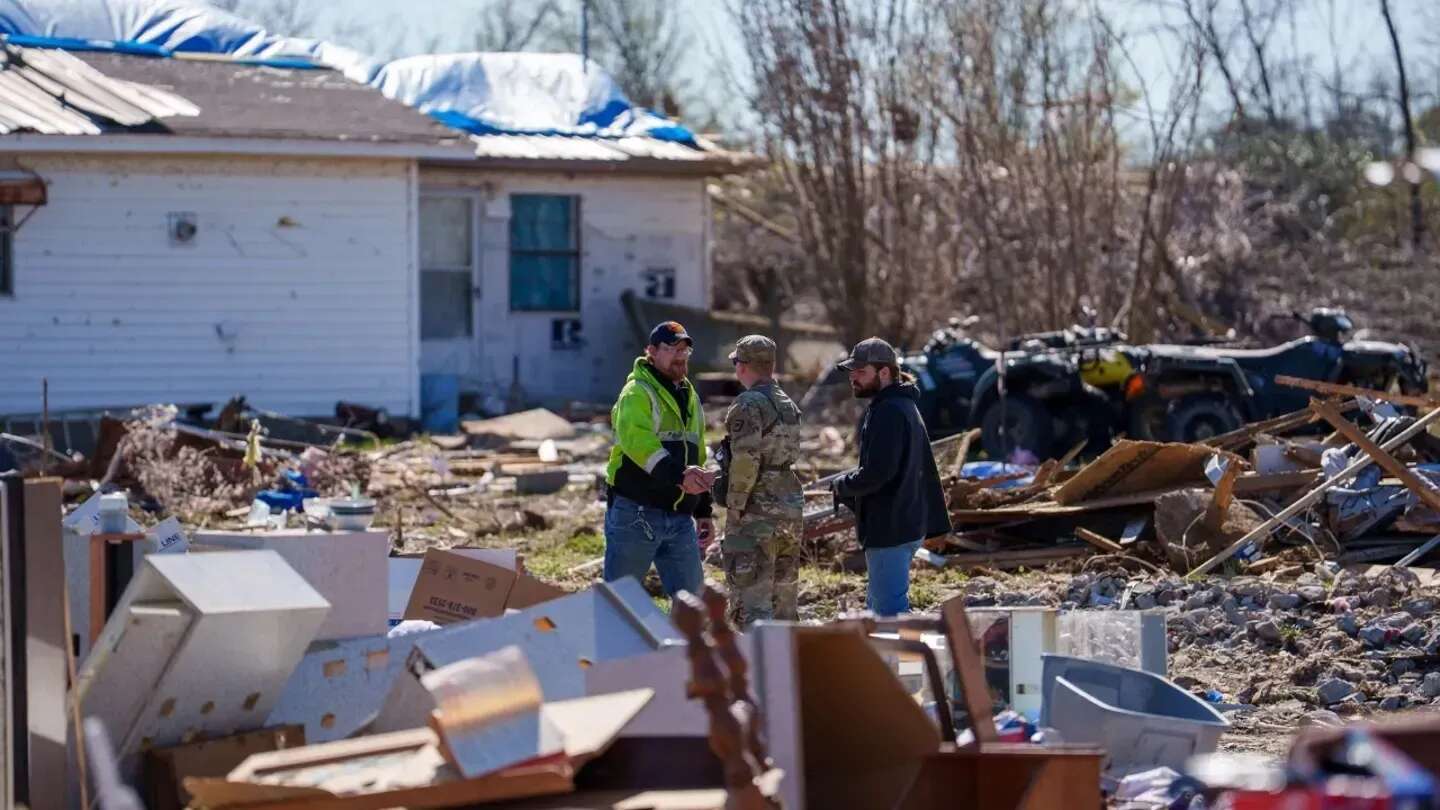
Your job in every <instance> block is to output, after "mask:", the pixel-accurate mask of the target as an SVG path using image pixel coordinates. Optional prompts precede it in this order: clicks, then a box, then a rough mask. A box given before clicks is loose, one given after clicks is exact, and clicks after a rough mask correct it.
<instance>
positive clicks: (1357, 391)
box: [1275, 374, 1440, 408]
mask: <svg viewBox="0 0 1440 810" xmlns="http://www.w3.org/2000/svg"><path fill="white" fill-rule="evenodd" d="M1275 382H1276V383H1278V384H1280V385H1286V386H1289V387H1291V388H1303V389H1305V390H1306V391H1314V392H1315V393H1317V394H1327V395H1329V396H1341V397H1365V398H1366V399H1375V400H1379V401H1381V402H1389V403H1392V404H1395V405H1408V406H1410V407H1412V408H1434V407H1436V406H1440V400H1436V399H1431V398H1430V397H1417V396H1412V395H1410V394H1392V393H1390V392H1389V391H1376V390H1374V389H1373V388H1360V387H1359V386H1355V385H1343V384H1341V383H1330V382H1320V381H1319V380H1306V379H1301V378H1299V377H1287V376H1286V375H1284V374H1281V375H1279V376H1277V377H1276V378H1275Z"/></svg>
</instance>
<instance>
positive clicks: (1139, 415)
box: [1127, 396, 1170, 442]
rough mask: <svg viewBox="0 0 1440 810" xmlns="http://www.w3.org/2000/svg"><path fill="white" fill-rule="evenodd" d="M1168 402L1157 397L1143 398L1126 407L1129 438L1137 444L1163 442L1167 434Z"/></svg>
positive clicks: (1168, 431)
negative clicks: (1137, 442)
mask: <svg viewBox="0 0 1440 810" xmlns="http://www.w3.org/2000/svg"><path fill="white" fill-rule="evenodd" d="M1169 406H1170V402H1169V401H1168V400H1164V399H1160V398H1159V397H1150V396H1147V397H1143V398H1141V399H1139V400H1137V401H1135V402H1133V403H1131V404H1130V405H1129V406H1128V410H1129V411H1130V418H1129V420H1128V421H1129V430H1128V431H1127V432H1128V434H1129V437H1130V438H1131V439H1134V440H1135V441H1139V442H1163V441H1166V440H1167V438H1168V436H1169V433H1170V427H1169V418H1170V407H1169Z"/></svg>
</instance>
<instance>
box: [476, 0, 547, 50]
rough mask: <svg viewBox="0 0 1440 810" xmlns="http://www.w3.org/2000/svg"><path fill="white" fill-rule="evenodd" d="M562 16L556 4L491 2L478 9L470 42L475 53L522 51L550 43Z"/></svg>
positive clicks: (516, 1)
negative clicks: (477, 20) (477, 19)
mask: <svg viewBox="0 0 1440 810" xmlns="http://www.w3.org/2000/svg"><path fill="white" fill-rule="evenodd" d="M563 16H564V15H563V13H562V11H561V8H560V4H559V3H558V2H557V0H543V2H539V3H530V2H519V0H491V2H489V3H488V4H486V5H485V7H484V8H482V9H481V11H480V13H479V15H478V17H479V23H478V25H477V28H476V30H475V33H474V34H473V36H472V39H471V46H472V47H473V48H474V49H475V50H477V51H525V50H530V49H532V48H536V47H545V46H546V45H547V44H548V43H549V42H551V41H553V40H554V32H555V30H556V28H557V26H558V25H560V24H561V20H562V18H563Z"/></svg>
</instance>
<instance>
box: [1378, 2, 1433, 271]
mask: <svg viewBox="0 0 1440 810" xmlns="http://www.w3.org/2000/svg"><path fill="white" fill-rule="evenodd" d="M1380 13H1381V14H1382V15H1383V16H1384V17H1385V28H1386V30H1388V31H1389V32H1390V46H1391V48H1392V49H1393V50H1394V53H1395V72H1396V73H1397V74H1398V76H1399V87H1398V90H1399V96H1398V97H1397V98H1396V99H1395V102H1396V104H1398V105H1399V107H1400V119H1401V125H1402V127H1403V129H1404V132H1405V159H1406V160H1407V161H1413V160H1415V153H1416V150H1417V146H1418V145H1417V144H1416V142H1415V116H1414V115H1412V114H1411V112H1410V82H1409V79H1408V77H1407V76H1406V74H1405V55H1404V53H1403V52H1402V51H1401V49H1400V35H1399V34H1398V33H1396V31H1395V18H1394V17H1392V16H1391V14H1390V0H1380ZM1409 185H1410V240H1411V246H1412V247H1413V248H1414V249H1415V250H1417V251H1418V250H1419V249H1420V244H1421V242H1423V241H1424V239H1425V209H1424V205H1423V203H1421V201H1420V183H1419V182H1418V179H1417V181H1416V182H1411V183H1410V184H1409Z"/></svg>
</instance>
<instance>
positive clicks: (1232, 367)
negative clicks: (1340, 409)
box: [1124, 307, 1429, 442]
mask: <svg viewBox="0 0 1440 810" xmlns="http://www.w3.org/2000/svg"><path fill="white" fill-rule="evenodd" d="M1291 317H1292V318H1294V319H1295V320H1298V321H1300V322H1301V323H1304V324H1305V325H1306V326H1307V327H1308V328H1309V330H1310V333H1311V334H1309V335H1306V336H1305V337H1301V338H1298V339H1296V340H1292V341H1290V342H1288V343H1282V344H1280V345H1279V346H1273V347H1270V348H1268V349H1243V348H1220V347H1196V346H1176V345H1166V344H1159V345H1151V346H1145V347H1143V352H1144V356H1143V360H1142V363H1141V369H1140V372H1139V373H1138V374H1136V375H1135V376H1133V377H1132V378H1130V379H1128V380H1127V381H1126V382H1125V385H1124V400H1125V411H1126V414H1127V417H1126V425H1125V427H1126V429H1127V432H1128V433H1129V435H1131V436H1132V437H1134V438H1137V439H1149V440H1162V441H1184V442H1195V441H1203V440H1205V439H1208V438H1210V437H1212V436H1216V435H1219V434H1221V433H1226V432H1229V431H1231V430H1235V429H1237V428H1239V427H1240V426H1241V425H1242V424H1244V423H1245V422H1250V421H1256V420H1261V419H1268V418H1271V417H1274V416H1279V415H1281V414H1284V413H1288V412H1291V411H1295V410H1299V409H1301V408H1304V407H1305V406H1306V404H1307V403H1308V402H1309V398H1310V393H1309V392H1307V391H1305V390H1304V389H1301V388H1292V387H1290V386H1284V385H1280V384H1278V383H1276V382H1275V378H1276V377H1277V376H1280V375H1288V376H1291V377H1299V378H1302V379H1308V380H1317V381H1320V382H1333V383H1343V384H1348V385H1354V386H1358V387H1361V388H1371V389H1375V390H1379V391H1397V390H1398V391H1399V392H1400V393H1404V394H1412V395H1413V394H1422V393H1425V392H1426V391H1427V390H1428V388H1429V382H1428V379H1427V367H1426V363H1425V361H1424V360H1423V359H1422V358H1421V357H1420V354H1419V352H1418V351H1417V350H1416V349H1414V348H1413V347H1411V346H1407V345H1404V344H1399V343H1384V342H1380V341H1369V340H1349V339H1347V335H1348V333H1350V332H1351V331H1353V330H1354V324H1353V322H1352V321H1351V319H1350V317H1349V316H1348V315H1346V314H1345V312H1344V310H1341V309H1331V308H1326V307H1317V308H1315V309H1312V310H1311V311H1310V313H1309V314H1308V315H1302V314H1300V313H1298V312H1292V313H1291Z"/></svg>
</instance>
